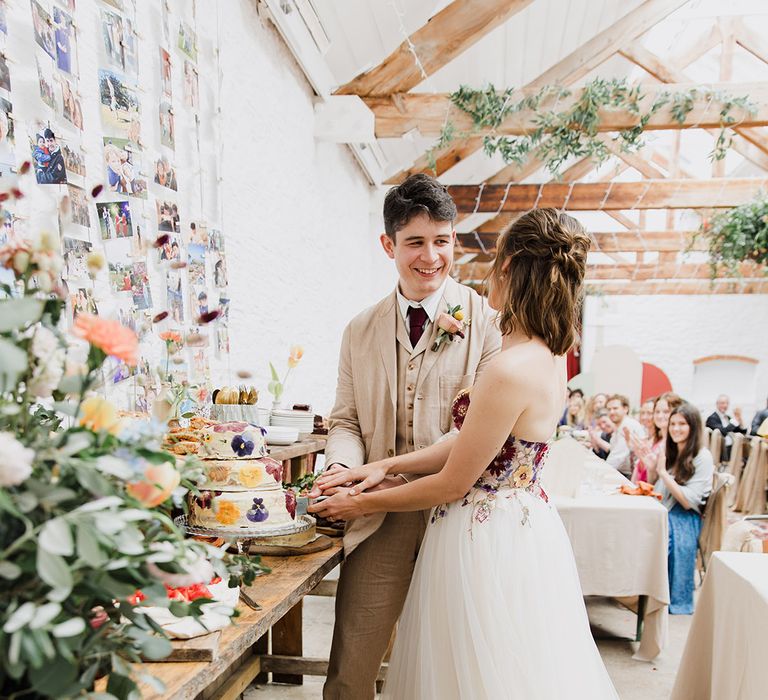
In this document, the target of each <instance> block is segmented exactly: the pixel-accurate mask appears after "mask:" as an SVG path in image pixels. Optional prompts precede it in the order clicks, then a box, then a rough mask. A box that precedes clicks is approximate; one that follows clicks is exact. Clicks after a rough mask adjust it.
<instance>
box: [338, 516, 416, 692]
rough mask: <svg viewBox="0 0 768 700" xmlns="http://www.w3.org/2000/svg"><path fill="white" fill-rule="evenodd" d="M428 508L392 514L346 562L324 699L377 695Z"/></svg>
mask: <svg viewBox="0 0 768 700" xmlns="http://www.w3.org/2000/svg"><path fill="white" fill-rule="evenodd" d="M428 517H429V511H419V512H415V513H387V516H386V518H385V519H384V522H383V523H382V524H381V527H379V529H378V530H377V531H376V532H374V533H373V534H372V535H371V536H370V537H368V538H367V539H366V540H364V541H363V542H361V543H360V544H359V545H358V546H357V547H356V548H355V549H354V551H353V552H352V553H351V554H350V555H349V557H348V558H347V559H346V560H345V561H344V563H343V564H342V566H341V574H340V575H339V585H338V589H337V592H336V623H335V626H334V629H333V644H332V646H331V657H330V661H329V665H328V677H327V680H326V682H325V686H324V687H323V699H324V700H372V698H373V697H374V696H375V694H376V687H375V683H376V676H377V675H378V672H379V668H380V666H381V662H382V659H383V657H384V653H385V652H386V650H387V645H388V644H389V640H390V637H391V636H392V630H393V629H394V627H395V623H396V622H397V618H398V617H399V616H400V612H401V611H402V609H403V604H404V603H405V597H406V594H407V593H408V587H409V585H410V583H411V577H412V575H413V569H414V566H415V564H416V557H417V556H418V554H419V547H420V546H421V540H422V539H423V537H424V531H425V529H426V523H427V518H428Z"/></svg>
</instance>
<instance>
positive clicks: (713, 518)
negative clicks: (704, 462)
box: [698, 472, 733, 579]
mask: <svg viewBox="0 0 768 700" xmlns="http://www.w3.org/2000/svg"><path fill="white" fill-rule="evenodd" d="M732 484H733V476H732V475H731V474H727V473H725V472H715V473H714V475H713V476H712V492H711V493H710V494H709V497H708V498H707V501H706V502H705V503H704V505H703V506H702V509H701V519H702V523H701V532H700V533H699V543H698V549H699V567H698V568H699V575H700V576H701V577H702V579H703V575H704V574H705V573H706V571H707V564H708V563H709V558H710V557H711V556H712V552H716V551H718V550H719V549H720V546H721V544H722V541H723V533H724V532H725V528H726V527H728V492H729V490H730V488H731V485H732Z"/></svg>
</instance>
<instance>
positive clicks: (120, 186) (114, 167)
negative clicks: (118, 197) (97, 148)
mask: <svg viewBox="0 0 768 700" xmlns="http://www.w3.org/2000/svg"><path fill="white" fill-rule="evenodd" d="M140 157H141V152H140V151H139V149H138V148H137V147H136V145H135V144H133V143H131V142H130V141H128V140H127V139H120V138H116V137H108V138H105V139H104V162H105V164H106V170H107V189H109V190H110V191H112V192H119V193H120V194H127V195H129V196H131V197H141V198H142V199H146V198H147V180H146V178H144V177H143V176H142V175H141V161H140Z"/></svg>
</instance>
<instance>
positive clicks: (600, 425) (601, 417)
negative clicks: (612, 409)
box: [588, 408, 613, 459]
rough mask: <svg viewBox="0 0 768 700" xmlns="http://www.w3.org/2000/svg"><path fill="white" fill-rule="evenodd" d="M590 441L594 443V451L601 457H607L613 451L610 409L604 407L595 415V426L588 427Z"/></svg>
mask: <svg viewBox="0 0 768 700" xmlns="http://www.w3.org/2000/svg"><path fill="white" fill-rule="evenodd" d="M588 430H589V441H590V442H591V443H592V452H594V453H595V454H596V455H597V456H598V457H600V459H605V458H606V457H607V456H608V453H609V452H610V451H611V445H610V440H611V435H612V434H613V423H612V422H611V419H610V418H609V417H608V411H606V410H605V409H604V408H603V409H601V410H600V411H598V413H597V416H596V417H595V427H594V428H588Z"/></svg>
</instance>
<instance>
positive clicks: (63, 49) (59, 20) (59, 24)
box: [53, 7, 77, 74]
mask: <svg viewBox="0 0 768 700" xmlns="http://www.w3.org/2000/svg"><path fill="white" fill-rule="evenodd" d="M53 25H54V28H55V32H54V37H55V39H56V65H57V66H58V67H59V70H63V71H64V72H65V73H70V74H73V73H77V70H76V69H75V67H74V65H73V64H74V60H75V55H76V53H75V27H74V25H73V23H72V17H70V16H69V15H68V14H67V13H66V12H64V10H61V9H59V8H58V7H54V8H53Z"/></svg>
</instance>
